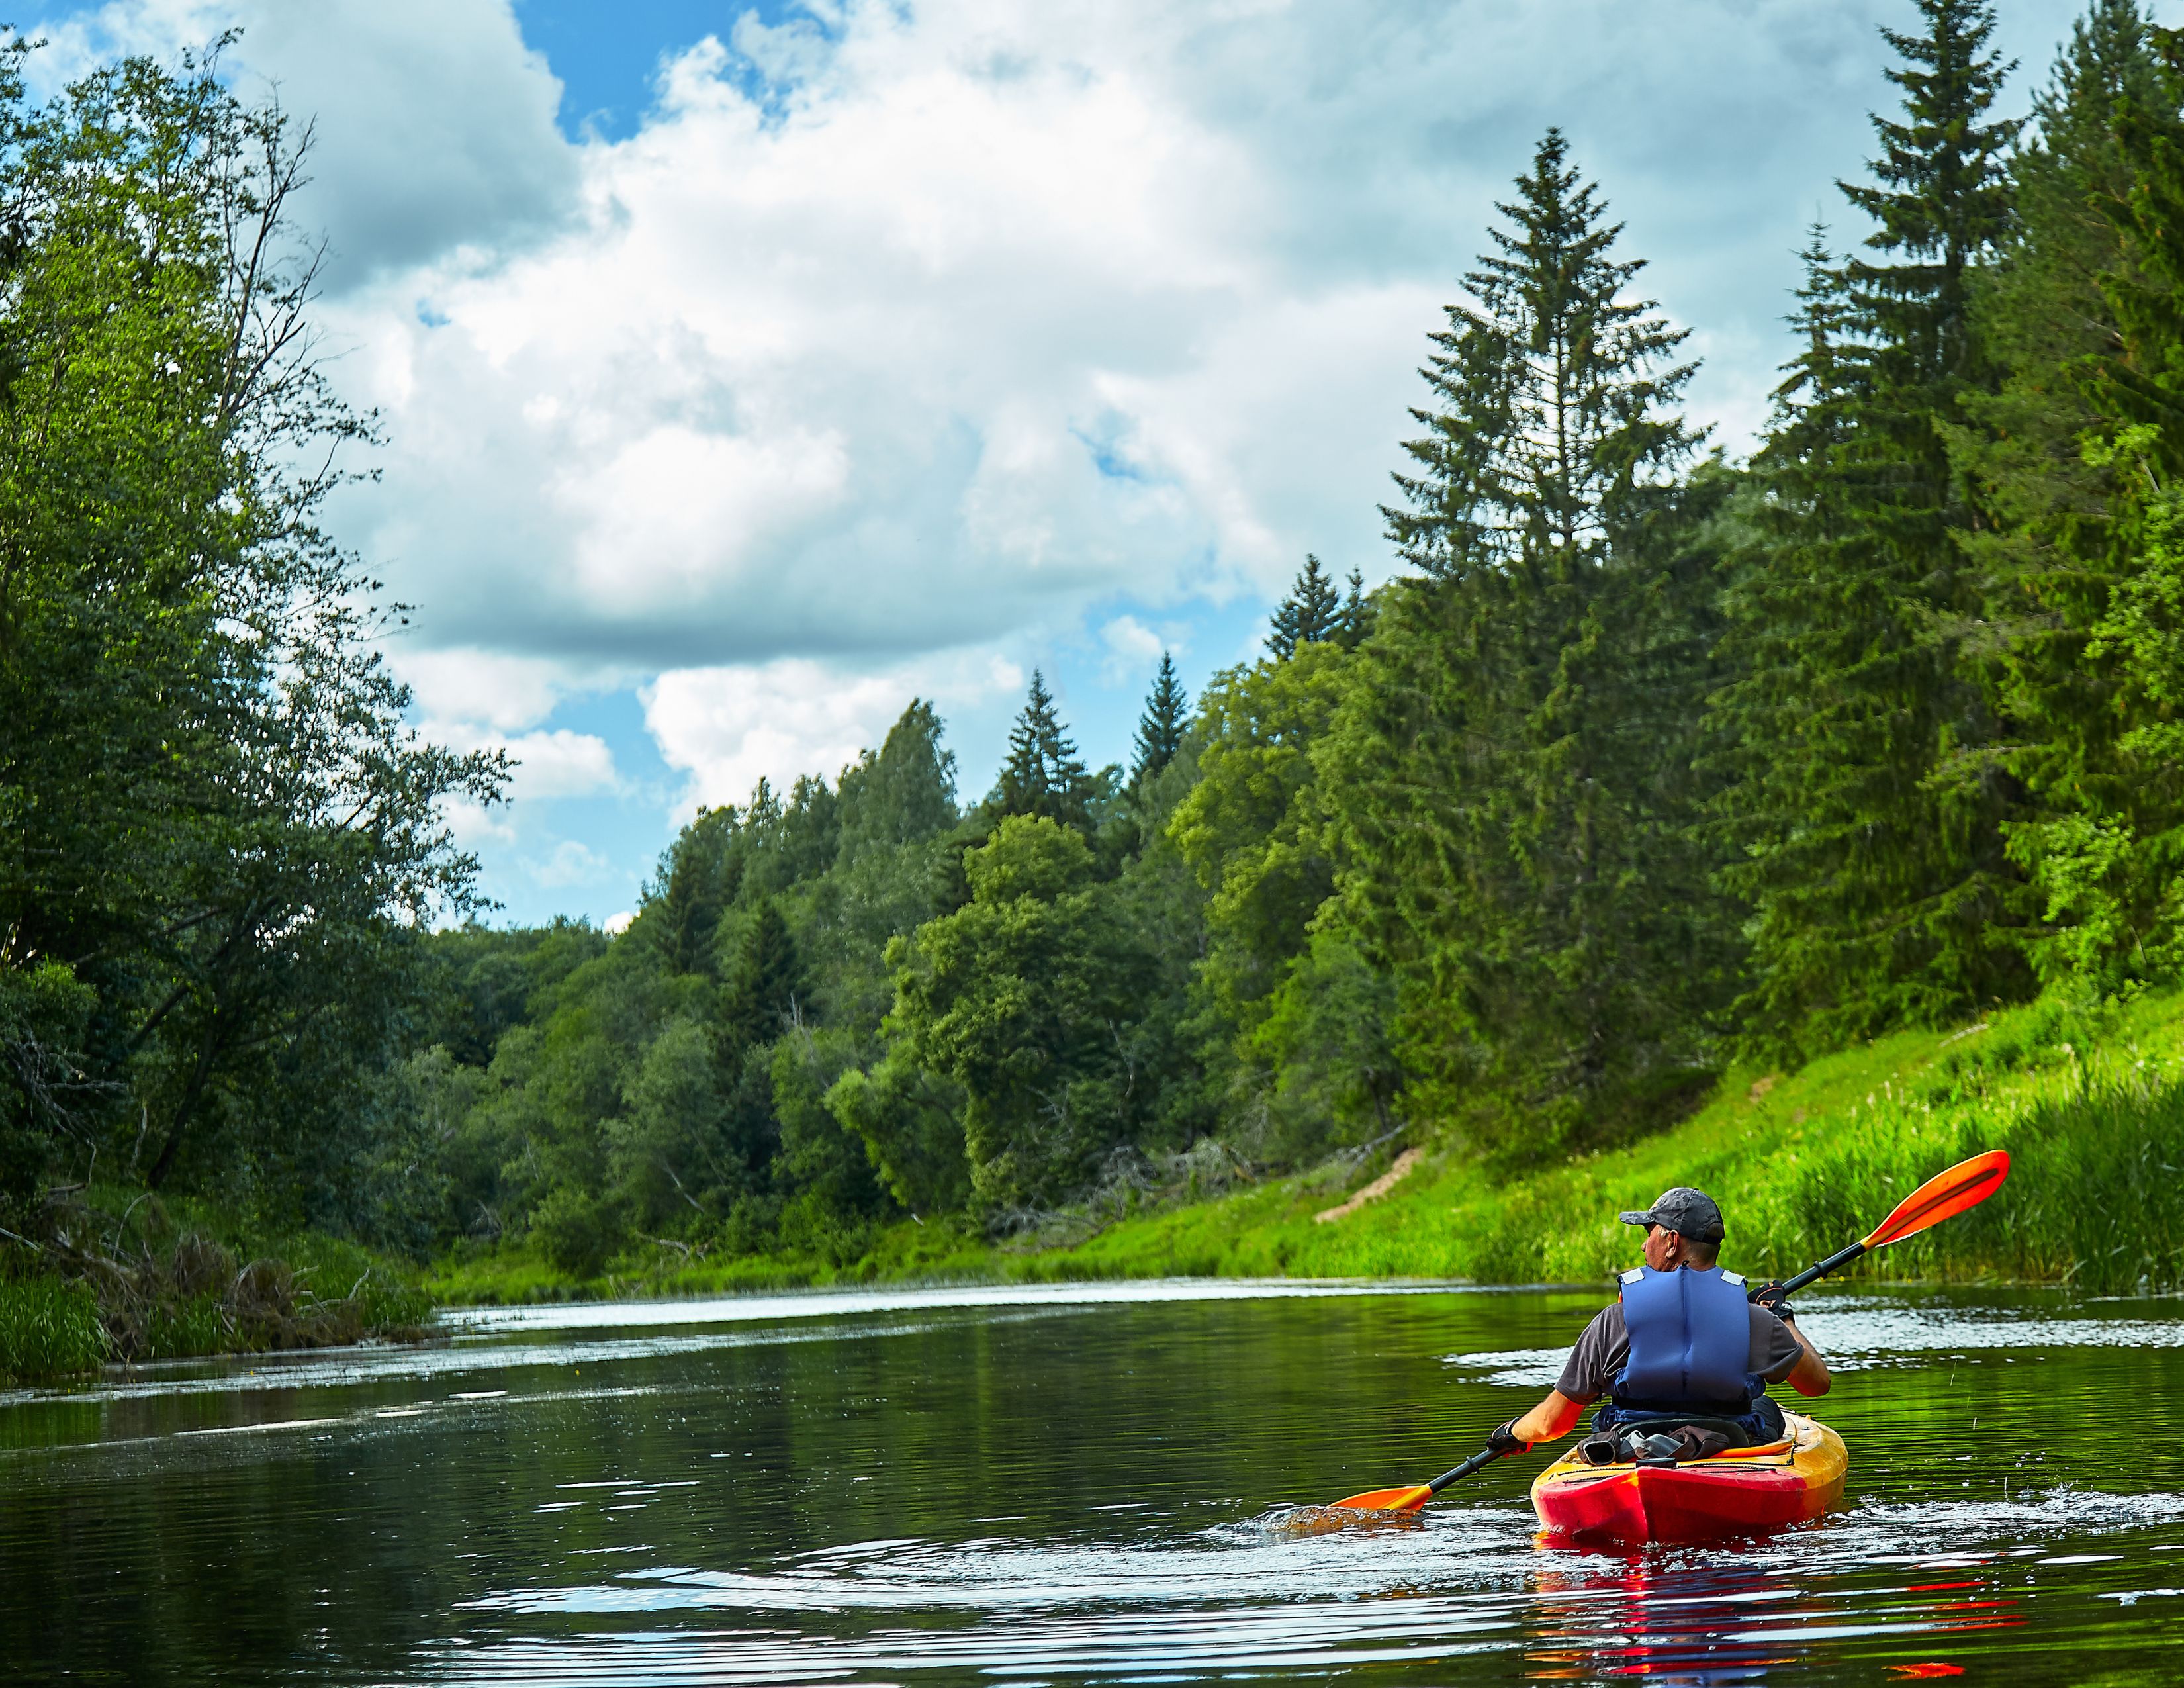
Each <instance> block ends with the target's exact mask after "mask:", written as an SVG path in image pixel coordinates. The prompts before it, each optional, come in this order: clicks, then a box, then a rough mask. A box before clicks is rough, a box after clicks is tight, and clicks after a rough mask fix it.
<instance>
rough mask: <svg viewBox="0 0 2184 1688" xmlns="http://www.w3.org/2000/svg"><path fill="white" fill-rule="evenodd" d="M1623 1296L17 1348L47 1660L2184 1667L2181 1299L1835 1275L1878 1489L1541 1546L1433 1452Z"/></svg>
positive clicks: (652, 1321)
mask: <svg viewBox="0 0 2184 1688" xmlns="http://www.w3.org/2000/svg"><path fill="white" fill-rule="evenodd" d="M1602 1299H1603V1297H1602V1295H1600V1294H1598V1293H1591V1292H1588V1293H1577V1292H1573V1291H1569V1290H1467V1289H1455V1288H1440V1287H1432V1286H1424V1287H1421V1286H1401V1287H1390V1286H1387V1285H1314V1284H1293V1283H1292V1284H1237V1283H1221V1282H1203V1281H1194V1282H1190V1283H1163V1284H1128V1285H1070V1286H1059V1287H1039V1288H1029V1289H1009V1290H910V1291H900V1292H859V1293H851V1294H839V1295H793V1296H776V1297H762V1298H761V1297H751V1298H738V1299H736V1300H733V1301H713V1302H682V1303H667V1304H663V1303H643V1304H633V1305H629V1306H582V1307H559V1308H536V1309H519V1310H508V1311H503V1312H490V1313H482V1314H476V1315H471V1316H466V1317H460V1318H455V1319H454V1320H452V1321H451V1323H450V1332H449V1334H448V1336H447V1337H445V1338H444V1339H443V1340H440V1341H438V1342H436V1343H435V1344H433V1345H428V1346H425V1347H422V1348H382V1349H376V1350H365V1351H344V1352H340V1353H334V1354H318V1355H312V1356H304V1357H292V1358H286V1359H274V1360H265V1359H260V1360H253V1361H248V1362H220V1363H205V1362H194V1363H190V1364H183V1365H175V1366H167V1367H152V1368H142V1369H139V1370H136V1371H133V1372H127V1373H124V1372H120V1371H115V1372H114V1373H109V1375H108V1376H107V1377H106V1378H104V1379H103V1380H101V1381H100V1382H98V1383H97V1384H92V1385H88V1386H84V1387H80V1388H76V1389H73V1390H42V1391H23V1392H17V1393H14V1394H8V1395H0V1678H4V1680H6V1681H8V1682H9V1683H29V1682H43V1681H63V1680H66V1681H80V1682H99V1681H107V1682H127V1683H132V1684H133V1683H146V1682H178V1683H190V1682H220V1683H224V1684H233V1683H258V1682H276V1681H278V1682H281V1683H288V1684H294V1683H308V1684H315V1683H384V1684H413V1683H414V1684H423V1683H460V1684H501V1683H517V1682H523V1683H563V1682H565V1683H571V1684H576V1683H581V1684H584V1685H587V1688H613V1685H620V1684H638V1683H643V1684H654V1683H657V1684H673V1685H678V1688H689V1685H699V1684H738V1685H742V1684H795V1683H832V1684H842V1685H859V1684H877V1683H894V1684H903V1685H940V1684H951V1683H981V1684H995V1685H1017V1688H1033V1685H1037V1684H1041V1683H1056V1684H1062V1683H1067V1684H1076V1683H1128V1684H1145V1683H1163V1684H1165V1683H1190V1682H1198V1681H1211V1680H1222V1681H1229V1680H1253V1679H1272V1680H1296V1679H1312V1680H1318V1679H1322V1678H1324V1677H1327V1676H1330V1675H1334V1674H1351V1675H1353V1676H1357V1677H1360V1678H1365V1679H1369V1680H1373V1681H1377V1682H1385V1683H1401V1684H1409V1683H1458V1684H1463V1683H1474V1682H1477V1683H1489V1682H1491V1683H1504V1682H1516V1681H1560V1682H1604V1681H1611V1680H1625V1679H1627V1678H1630V1677H1632V1676H1641V1677H1649V1678H1652V1679H1653V1680H1658V1681H1663V1682H1675V1683H1690V1684H1723V1685H1727V1684H1746V1683H1760V1682H1769V1683H1774V1682H1780V1683H1801V1684H1802V1683H1836V1682H1841V1683H1859V1684H1869V1683H1875V1682H1888V1681H1895V1680H1917V1679H1925V1678H1936V1679H1938V1678H1943V1677H1947V1676H1953V1675H1957V1674H1962V1675H1964V1677H1965V1679H1966V1680H1967V1681H1982V1682H2009V1683H2058V1684H2061V1683H2070V1684H2074V1685H2075V1684H2084V1683H2117V1684H2121V1683H2137V1682H2148V1683H2169V1682H2173V1681H2176V1680H2184V1303H2180V1302H2178V1301H2172V1300H2166V1299H2153V1300H2142V1301H2083V1300H2075V1299H2071V1298H2068V1297H2065V1296H2063V1295H2050V1294H2042V1293H2028V1292H2025V1291H2009V1292H1993V1293H1982V1292H1955V1293H1939V1292H1931V1291H1925V1292H1921V1291H1905V1292H1900V1293H1838V1294H1836V1295H1814V1294H1810V1293H1808V1295H1801V1296H1800V1297H1799V1298H1798V1299H1799V1301H1800V1302H1801V1303H1802V1304H1803V1306H1804V1320H1803V1322H1804V1323H1805V1325H1806V1327H1807V1328H1808V1329H1809V1330H1810V1332H1811V1333H1812V1334H1813V1335H1814V1338H1815V1340H1818V1341H1819V1343H1821V1344H1822V1345H1823V1346H1824V1348H1825V1351H1828V1353H1829V1354H1830V1358H1831V1359H1832V1360H1834V1361H1835V1362H1836V1368H1837V1382H1836V1390H1835V1393H1834V1394H1833V1395H1832V1396H1830V1397H1829V1398H1828V1400H1827V1401H1825V1403H1824V1404H1823V1407H1822V1410H1821V1412H1820V1416H1821V1417H1822V1418H1825V1420H1826V1421H1827V1422H1829V1423H1832V1424H1834V1425H1835V1426H1836V1428H1837V1429H1839V1430H1840V1431H1841V1433H1842V1435H1843V1436H1844V1439H1845V1440H1847V1443H1848V1444H1849V1446H1850V1450H1851V1474H1850V1482H1849V1488H1848V1494H1847V1507H1846V1509H1845V1510H1844V1511H1843V1512H1841V1513H1838V1514H1836V1516H1835V1517H1833V1518H1830V1519H1829V1520H1827V1521H1825V1522H1824V1523H1822V1524H1819V1525H1816V1526H1814V1527H1810V1528H1808V1529H1802V1530H1800V1531H1797V1532H1795V1533H1792V1534H1789V1535H1782V1536H1780V1537H1777V1538H1775V1539H1774V1540H1771V1541H1769V1542H1765V1543H1761V1544H1747V1545H1743V1546H1728V1547H1714V1548H1707V1549H1688V1548H1687V1549H1676V1550H1658V1549H1657V1550H1651V1551H1647V1552H1629V1553H1615V1552H1596V1551H1594V1552H1580V1551H1573V1550H1571V1549H1568V1548H1566V1547H1555V1546H1543V1545H1541V1543H1540V1542H1539V1541H1538V1540H1537V1539H1536V1538H1535V1524H1534V1520H1533V1518H1532V1517H1531V1513H1530V1511H1529V1507H1528V1506H1527V1504H1526V1501H1525V1486H1526V1485H1527V1483H1528V1482H1529V1476H1530V1474H1531V1473H1532V1472H1533V1471H1535V1470H1536V1469H1537V1468H1538V1466H1539V1463H1540V1461H1539V1459H1538V1457H1536V1456H1535V1457H1534V1458H1532V1459H1529V1460H1517V1461H1507V1462H1503V1463H1502V1464H1501V1465H1499V1466H1496V1467H1494V1468H1490V1469H1489V1470H1488V1471H1487V1472H1485V1473H1484V1474H1481V1475H1480V1476H1479V1477H1476V1478H1474V1479H1470V1480H1469V1481H1468V1483H1466V1484H1465V1485H1461V1486H1460V1487H1458V1488H1455V1489H1451V1490H1449V1491H1448V1492H1447V1493H1446V1494H1445V1495H1444V1496H1442V1498H1441V1500H1440V1502H1439V1503H1438V1504H1437V1505H1436V1506H1435V1507H1434V1508H1433V1510H1432V1511H1431V1512H1430V1513H1429V1514H1428V1516H1427V1518H1426V1519H1425V1521H1424V1523H1423V1524H1421V1525H1418V1526H1417V1527H1412V1528H1379V1529H1351V1530H1346V1531H1343V1532H1340V1533H1338V1534H1334V1535H1318V1536H1298V1535H1292V1534H1287V1533H1284V1530H1283V1529H1280V1528H1279V1523H1280V1521H1281V1519H1282V1518H1283V1513H1282V1511H1281V1509H1282V1508H1283V1507H1291V1506H1295V1505H1298V1504H1302V1503H1312V1502H1322V1501H1329V1500H1331V1499H1333V1498H1334V1497H1335V1496H1340V1495H1344V1494H1347V1493H1350V1492H1351V1491H1353V1490H1359V1489H1365V1488H1372V1487H1378V1486H1382V1485H1388V1484H1391V1483H1397V1482H1407V1481H1417V1480H1423V1479H1424V1478H1426V1477H1429V1476H1431V1475H1432V1474H1435V1472H1437V1471H1439V1470H1440V1469H1441V1468H1444V1467H1446V1466H1448V1465H1451V1464H1453V1463H1455V1462H1456V1461H1457V1459H1458V1458H1460V1457H1463V1455H1465V1454H1467V1453H1468V1452H1470V1451H1472V1450H1473V1449H1474V1448H1475V1447H1476V1446H1478V1445H1479V1442H1480V1440H1482V1437H1483V1434H1484V1432H1485V1430H1486V1429H1488V1428H1490V1426H1492V1425H1493V1424H1495V1423H1498V1422H1499V1421H1500V1420H1502V1419H1503V1418H1507V1417H1508V1416H1510V1414H1512V1413H1513V1412H1517V1411H1518V1410H1520V1409H1521V1408H1522V1407H1524V1406H1526V1405H1528V1404H1529V1402H1530V1401H1532V1400H1534V1399H1535V1398H1536V1397H1537V1396H1539V1394H1540V1393H1541V1391H1542V1390H1544V1389H1545V1388H1546V1386H1547V1385H1548V1384H1550V1383H1551V1382H1552V1379H1553V1376H1554V1373H1555V1370H1556V1368H1557V1365H1558V1363H1559V1360H1560V1357H1561V1352H1562V1351H1563V1348H1565V1347H1566V1346H1567V1345H1568V1343H1569V1342H1570V1340H1572V1339H1573V1338H1574V1336H1575V1335H1576V1334H1577V1332H1578V1330H1579V1329H1580V1328H1581V1327H1582V1325H1583V1323H1584V1322H1585V1319H1586V1318H1588V1317H1589V1316H1590V1315H1591V1312H1593V1311H1594V1310H1595V1308H1596V1306H1598V1305H1599V1303H1600V1301H1602Z"/></svg>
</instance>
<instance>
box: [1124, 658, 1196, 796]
mask: <svg viewBox="0 0 2184 1688" xmlns="http://www.w3.org/2000/svg"><path fill="white" fill-rule="evenodd" d="M1189 711H1190V698H1189V696H1188V695H1187V694H1185V693H1184V689H1183V682H1181V681H1179V680H1178V679H1177V678H1176V676H1175V657H1174V655H1173V653H1171V652H1168V651H1165V650H1164V651H1162V653H1161V660H1160V666H1159V668H1157V669H1156V670H1155V671H1154V673H1153V688H1152V690H1151V692H1149V693H1148V694H1146V696H1145V713H1144V714H1143V715H1141V716H1139V717H1138V739H1137V760H1136V764H1135V766H1134V767H1133V768H1132V770H1131V775H1130V777H1131V782H1132V783H1134V784H1135V783H1141V782H1143V781H1145V780H1149V779H1151V778H1152V777H1153V776H1154V775H1156V774H1157V773H1159V772H1161V770H1162V769H1163V768H1165V767H1166V766H1167V765H1168V764H1169V763H1170V762H1172V761H1173V760H1175V753H1176V752H1177V751H1178V750H1180V749H1182V748H1183V730H1184V721H1185V719H1186V717H1187V716H1188V714H1189Z"/></svg>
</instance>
